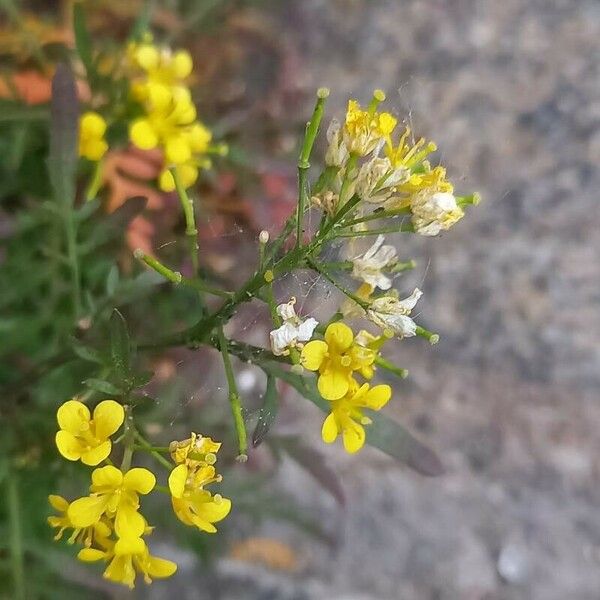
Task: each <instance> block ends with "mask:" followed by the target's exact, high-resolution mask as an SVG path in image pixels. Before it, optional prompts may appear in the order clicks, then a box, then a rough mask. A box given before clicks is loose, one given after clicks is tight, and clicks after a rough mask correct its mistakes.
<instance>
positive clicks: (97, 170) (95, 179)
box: [85, 159, 104, 202]
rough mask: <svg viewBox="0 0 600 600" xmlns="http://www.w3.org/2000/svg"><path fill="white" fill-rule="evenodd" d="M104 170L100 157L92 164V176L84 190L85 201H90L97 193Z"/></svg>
mask: <svg viewBox="0 0 600 600" xmlns="http://www.w3.org/2000/svg"><path fill="white" fill-rule="evenodd" d="M103 172H104V160H103V159H100V160H99V161H98V162H96V164H95V165H94V173H93V174H92V178H91V180H90V183H89V185H88V186H87V189H86V191H85V200H86V202H90V201H91V200H93V199H94V198H96V196H97V195H98V191H99V190H100V187H101V186H102V175H103Z"/></svg>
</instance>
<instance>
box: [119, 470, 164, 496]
mask: <svg viewBox="0 0 600 600" xmlns="http://www.w3.org/2000/svg"><path fill="white" fill-rule="evenodd" d="M155 485H156V477H154V474H153V473H152V472H151V471H148V469H142V468H141V467H136V468H135V469H131V470H130V471H127V473H125V475H124V477H123V487H125V488H127V489H129V490H134V491H136V492H138V493H139V494H149V493H150V492H151V491H152V490H153V489H154V486H155Z"/></svg>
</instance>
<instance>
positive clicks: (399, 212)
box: [343, 208, 410, 227]
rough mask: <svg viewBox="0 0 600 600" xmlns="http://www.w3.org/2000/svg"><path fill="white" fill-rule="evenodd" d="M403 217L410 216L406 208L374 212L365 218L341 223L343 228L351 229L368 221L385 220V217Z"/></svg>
mask: <svg viewBox="0 0 600 600" xmlns="http://www.w3.org/2000/svg"><path fill="white" fill-rule="evenodd" d="M404 215H410V210H409V209H408V208H397V209H395V210H381V211H379V212H378V211H375V212H374V213H371V214H370V215H367V216H365V217H359V218H357V219H353V220H352V221H347V222H345V223H343V226H344V227H352V226H353V225H359V224H361V223H367V222H369V221H376V220H379V219H386V218H387V217H399V216H404Z"/></svg>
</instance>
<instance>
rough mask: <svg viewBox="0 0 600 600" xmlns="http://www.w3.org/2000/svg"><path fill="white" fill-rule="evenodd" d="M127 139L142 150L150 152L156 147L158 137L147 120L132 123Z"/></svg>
mask: <svg viewBox="0 0 600 600" xmlns="http://www.w3.org/2000/svg"><path fill="white" fill-rule="evenodd" d="M129 137H130V138H131V141H132V142H133V143H134V144H135V145H136V146H137V147H138V148H141V149H142V150H152V148H156V146H157V145H158V136H157V135H156V132H155V131H154V128H153V127H152V124H151V123H150V121H148V120H147V119H138V120H137V121H134V122H133V123H132V125H131V128H130V129H129Z"/></svg>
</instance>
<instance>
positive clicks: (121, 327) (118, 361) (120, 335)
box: [110, 308, 131, 379]
mask: <svg viewBox="0 0 600 600" xmlns="http://www.w3.org/2000/svg"><path fill="white" fill-rule="evenodd" d="M110 355H111V358H112V361H113V366H114V368H115V371H116V372H117V374H118V375H119V376H120V377H121V378H123V379H125V378H127V377H128V376H129V373H130V365H131V344H130V342H129V333H128V331H127V324H126V322H125V318H124V317H123V315H122V314H121V313H120V312H119V311H118V310H117V309H116V308H115V309H114V310H113V313H112V315H111V317H110Z"/></svg>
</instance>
